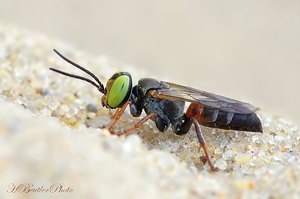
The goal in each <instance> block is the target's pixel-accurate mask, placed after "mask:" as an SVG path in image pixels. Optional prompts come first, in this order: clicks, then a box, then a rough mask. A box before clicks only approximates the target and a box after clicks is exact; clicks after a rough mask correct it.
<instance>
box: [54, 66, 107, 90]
mask: <svg viewBox="0 0 300 199" xmlns="http://www.w3.org/2000/svg"><path fill="white" fill-rule="evenodd" d="M49 70H52V71H54V72H56V73H59V74H61V75H65V76H68V77H72V78H76V79H80V80H83V81H86V82H88V83H90V84H92V85H93V86H95V87H96V88H97V89H98V90H99V91H100V92H101V93H103V94H104V91H102V88H99V85H98V84H96V83H95V82H93V81H92V80H90V79H88V78H85V77H82V76H79V75H73V74H70V73H66V72H64V71H61V70H57V69H55V68H49Z"/></svg>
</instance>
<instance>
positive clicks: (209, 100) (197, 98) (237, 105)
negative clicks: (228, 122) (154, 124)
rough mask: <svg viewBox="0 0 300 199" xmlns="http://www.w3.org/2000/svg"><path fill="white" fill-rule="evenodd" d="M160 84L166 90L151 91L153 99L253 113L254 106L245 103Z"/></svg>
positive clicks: (181, 87)
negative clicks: (164, 86)
mask: <svg viewBox="0 0 300 199" xmlns="http://www.w3.org/2000/svg"><path fill="white" fill-rule="evenodd" d="M162 83H163V84H166V86H167V88H162V89H157V90H153V91H152V92H151V95H152V96H153V97H155V98H158V99H169V100H173V101H187V102H191V103H199V104H201V105H203V106H205V107H210V108H217V109H221V110H223V111H227V112H232V113H241V114H249V113H253V112H254V111H255V107H254V106H252V105H251V104H248V103H245V102H241V101H238V100H234V99H231V98H228V97H224V96H221V95H217V94H213V93H209V92H206V91H202V90H198V89H194V88H190V87H186V86H182V85H178V84H174V83H170V82H162Z"/></svg>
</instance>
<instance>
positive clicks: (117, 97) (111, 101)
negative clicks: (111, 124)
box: [101, 72, 132, 109]
mask: <svg viewBox="0 0 300 199" xmlns="http://www.w3.org/2000/svg"><path fill="white" fill-rule="evenodd" d="M131 88H132V80H131V75H130V74H129V73H127V72H116V73H115V74H113V76H112V77H111V78H110V79H109V80H108V81H107V83H106V88H105V90H106V93H105V95H103V96H102V98H101V102H102V105H103V106H104V107H107V108H112V109H114V108H119V107H121V106H122V105H123V104H124V103H125V102H127V101H128V99H129V97H130V94H131Z"/></svg>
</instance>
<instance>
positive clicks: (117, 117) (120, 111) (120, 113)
mask: <svg viewBox="0 0 300 199" xmlns="http://www.w3.org/2000/svg"><path fill="white" fill-rule="evenodd" d="M129 104H131V101H130V100H128V101H127V102H126V103H125V104H124V105H123V106H122V107H121V108H119V109H118V110H117V111H116V113H115V114H114V115H113V121H112V123H111V125H110V126H109V128H108V130H109V132H111V134H115V133H114V130H113V129H114V127H115V125H116V123H117V121H118V120H119V119H120V117H121V116H122V115H123V113H124V111H125V110H126V108H127V106H128V105H129Z"/></svg>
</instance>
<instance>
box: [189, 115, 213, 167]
mask: <svg viewBox="0 0 300 199" xmlns="http://www.w3.org/2000/svg"><path fill="white" fill-rule="evenodd" d="M191 119H192V121H193V123H194V126H195V130H196V133H197V137H198V140H199V142H200V146H201V148H202V149H203V151H204V154H205V157H206V160H207V162H208V164H209V166H210V169H211V170H212V171H218V169H217V168H216V167H214V166H213V164H212V163H211V161H210V157H209V154H208V152H207V149H206V142H205V139H204V137H203V133H202V131H201V127H200V124H199V122H198V121H197V120H196V119H195V118H193V117H192V118H191Z"/></svg>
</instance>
